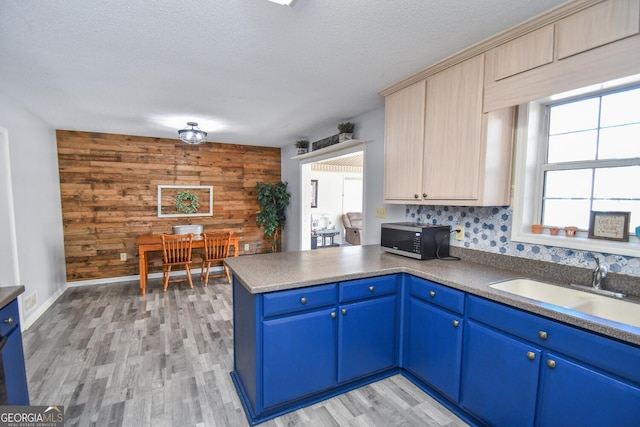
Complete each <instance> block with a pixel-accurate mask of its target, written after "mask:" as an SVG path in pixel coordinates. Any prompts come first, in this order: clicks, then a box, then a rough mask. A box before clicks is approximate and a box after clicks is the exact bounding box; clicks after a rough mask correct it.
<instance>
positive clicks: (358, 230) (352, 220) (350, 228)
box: [342, 212, 362, 245]
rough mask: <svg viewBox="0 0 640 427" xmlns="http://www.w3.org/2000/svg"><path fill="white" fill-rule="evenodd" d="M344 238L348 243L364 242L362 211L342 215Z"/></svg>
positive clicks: (357, 243)
mask: <svg viewBox="0 0 640 427" xmlns="http://www.w3.org/2000/svg"><path fill="white" fill-rule="evenodd" d="M342 225H344V238H345V240H346V241H347V243H351V244H352V245H359V244H360V243H361V242H362V212H347V213H345V214H344V215H342Z"/></svg>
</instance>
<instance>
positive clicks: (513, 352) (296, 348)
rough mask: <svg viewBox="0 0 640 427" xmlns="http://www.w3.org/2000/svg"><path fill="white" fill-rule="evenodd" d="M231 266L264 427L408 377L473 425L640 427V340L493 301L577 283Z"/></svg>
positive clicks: (361, 262)
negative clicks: (514, 286) (508, 288)
mask: <svg viewBox="0 0 640 427" xmlns="http://www.w3.org/2000/svg"><path fill="white" fill-rule="evenodd" d="M472 252H474V251H472ZM509 258H510V257H504V256H499V259H500V260H508V259H509ZM226 263H227V265H228V267H229V268H230V269H231V271H232V273H233V297H234V370H233V372H232V373H231V375H232V378H233V380H234V384H235V385H236V389H237V391H238V394H239V396H240V398H241V400H242V403H243V406H244V408H245V411H246V413H247V417H248V419H249V421H250V422H251V423H252V424H256V423H259V422H262V421H265V420H267V419H270V418H273V417H275V416H278V415H281V414H283V413H286V412H289V411H292V410H295V409H297V408H300V407H302V406H306V405H309V404H312V403H315V402H317V401H320V400H324V399H326V398H328V397H331V396H334V395H337V394H340V393H343V392H345V391H348V390H352V389H354V388H358V387H360V386H362V385H365V384H368V383H370V382H373V381H376V380H378V379H381V378H384V377H386V376H389V375H393V374H396V373H401V374H403V375H404V376H406V377H407V378H409V379H410V380H411V381H413V382H414V383H416V384H417V385H418V386H419V387H421V388H422V389H423V390H425V391H426V392H427V393H429V394H430V395H432V396H433V397H435V398H436V399H437V400H439V401H440V402H441V403H442V404H444V405H445V406H446V407H448V408H449V409H451V410H452V411H453V412H455V413H456V414H458V415H459V416H460V417H462V418H463V419H464V420H465V421H467V422H469V423H471V424H483V423H493V424H495V423H496V422H497V423H498V424H501V423H502V424H504V425H507V424H508V425H516V424H525V425H533V424H534V420H536V421H535V423H536V424H537V423H542V424H544V420H547V421H548V420H550V419H554V420H555V421H557V420H565V421H566V424H567V425H568V424H576V423H577V424H581V425H591V424H593V423H598V422H599V421H603V420H605V419H606V423H609V424H610V423H613V424H616V425H634V424H637V423H638V421H640V368H639V367H638V364H637V360H638V358H640V328H638V327H634V326H630V325H624V324H620V323H617V322H612V321H608V320H605V319H600V318H597V317H593V316H589V315H586V314H582V313H579V312H577V311H573V310H570V309H564V308H562V307H557V306H553V305H550V304H545V303H539V302H536V301H534V300H530V299H527V298H522V297H518V296H517V295H514V294H509V293H506V292H503V291H499V290H495V289H493V288H491V287H489V285H490V284H492V283H495V282H498V281H503V280H507V279H512V278H516V277H530V278H536V279H540V280H544V281H546V282H549V283H554V282H555V283H558V284H565V285H566V284H568V283H563V281H564V280H566V278H567V275H564V274H563V275H562V276H555V277H562V278H563V279H562V280H553V279H552V278H550V277H549V276H547V275H543V273H544V271H542V270H541V269H536V268H531V269H528V270H526V269H525V270H523V269H519V270H515V269H512V267H513V265H511V264H510V262H509V261H501V262H500V263H499V264H498V263H495V262H490V263H489V262H473V261H470V260H469V259H465V257H463V260H462V261H448V260H429V261H417V260H413V259H409V258H404V257H401V256H397V255H392V254H388V253H385V252H383V251H382V250H381V249H380V247H379V246H378V245H371V246H353V247H341V248H328V249H325V250H323V251H302V252H286V253H274V254H264V255H257V256H246V257H238V258H230V259H228V260H227V261H226ZM515 264H518V262H516V263H515ZM495 265H501V266H504V267H505V268H497V267H496V266H495ZM584 270H585V271H586V269H584ZM523 271H527V273H523ZM585 277H586V276H585ZM498 375H499V376H500V377H499V378H500V379H499V380H498V379H497V378H496V377H497V376H498ZM487 384H490V385H491V393H487V392H486V391H487V390H486V387H487ZM574 389H580V390H582V391H583V392H582V393H575V392H570V390H574ZM594 402H597V405H596V404H595V403H594ZM592 408H593V410H591V409H592ZM622 408H624V410H623V409H622ZM582 421H585V423H582Z"/></svg>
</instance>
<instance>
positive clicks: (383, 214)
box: [376, 208, 387, 218]
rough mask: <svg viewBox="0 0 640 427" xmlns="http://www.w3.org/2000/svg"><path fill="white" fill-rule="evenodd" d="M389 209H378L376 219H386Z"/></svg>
mask: <svg viewBox="0 0 640 427" xmlns="http://www.w3.org/2000/svg"><path fill="white" fill-rule="evenodd" d="M386 217H387V208H376V218H386Z"/></svg>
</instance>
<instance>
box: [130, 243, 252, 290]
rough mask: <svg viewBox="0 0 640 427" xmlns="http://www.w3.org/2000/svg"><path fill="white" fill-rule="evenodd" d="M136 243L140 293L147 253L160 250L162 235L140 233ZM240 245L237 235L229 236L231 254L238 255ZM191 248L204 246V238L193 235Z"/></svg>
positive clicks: (147, 271) (144, 280) (144, 282)
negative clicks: (231, 247)
mask: <svg viewBox="0 0 640 427" xmlns="http://www.w3.org/2000/svg"><path fill="white" fill-rule="evenodd" d="M136 245H137V246H138V262H139V271H140V295H145V294H146V293H147V278H148V276H149V259H148V256H147V254H148V253H149V252H158V251H162V235H161V234H142V235H140V236H138V237H137V238H136ZM239 245H240V238H239V237H238V236H233V235H232V236H231V244H230V246H233V256H238V247H239ZM191 248H192V249H201V248H204V238H202V236H201V235H197V236H194V237H193V241H192V243H191Z"/></svg>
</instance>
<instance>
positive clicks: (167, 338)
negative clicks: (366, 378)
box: [23, 277, 466, 427]
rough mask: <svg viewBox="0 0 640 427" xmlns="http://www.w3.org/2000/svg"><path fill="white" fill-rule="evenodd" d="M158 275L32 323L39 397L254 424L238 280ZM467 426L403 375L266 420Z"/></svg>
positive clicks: (81, 293)
mask: <svg viewBox="0 0 640 427" xmlns="http://www.w3.org/2000/svg"><path fill="white" fill-rule="evenodd" d="M169 286H170V287H169V289H168V290H167V292H166V293H163V292H162V289H161V285H160V281H159V279H152V280H150V282H149V285H148V287H147V289H148V293H147V295H145V296H140V294H139V287H138V282H137V281H136V282H127V283H118V284H108V285H99V286H90V287H77V288H69V289H68V290H67V291H66V292H65V293H64V294H63V295H62V296H61V297H60V298H59V299H58V300H57V301H56V302H55V303H54V304H53V306H51V307H50V308H49V309H48V310H47V311H46V312H45V313H44V314H43V315H42V316H41V317H40V318H39V319H38V320H37V321H36V322H35V323H34V324H33V325H32V326H31V327H30V328H29V329H28V330H27V331H25V332H24V336H23V339H24V348H25V359H26V365H27V377H28V384H29V395H30V398H31V404H32V405H64V408H65V421H66V423H65V425H66V426H76V425H78V426H100V427H102V426H136V427H137V426H154V427H161V426H181V427H184V426H247V425H248V423H247V420H246V418H245V414H244V411H243V410H242V407H241V405H240V400H239V399H238V396H237V394H236V392H235V389H234V387H233V383H232V381H231V377H230V375H229V372H231V370H232V368H233V327H232V320H233V319H232V302H231V286H230V285H228V284H226V283H224V282H222V281H220V280H212V281H210V284H209V286H208V287H207V288H204V287H203V286H202V283H201V282H200V281H199V280H195V277H194V289H189V287H188V286H187V285H186V284H185V283H177V284H170V285H169ZM374 425H375V426H385V427H386V426H391V425H393V426H427V425H428V426H464V425H466V424H465V423H464V422H463V421H461V420H460V419H459V418H457V417H456V416H455V415H453V414H452V413H450V412H449V411H447V410H446V409H445V408H443V407H442V406H441V405H440V404H438V403H437V402H436V401H434V400H433V399H432V398H431V397H429V396H428V395H427V394H425V393H424V392H422V391H421V390H420V389H418V388H417V387H416V386H414V385H413V384H411V383H410V382H409V381H408V380H407V379H405V378H404V377H402V376H401V375H396V376H393V377H390V378H387V379H385V380H382V381H378V382H376V383H373V384H370V385H368V386H365V387H361V388H359V389H357V390H354V391H351V392H349V393H346V394H343V395H340V396H337V397H334V398H332V399H329V400H326V401H324V402H321V403H318V404H315V405H312V406H309V407H307V408H304V409H300V410H298V411H295V412H292V413H289V414H286V415H283V416H281V417H278V418H275V419H273V420H270V421H267V422H265V423H263V424H261V426H263V427H275V426H367V427H369V426H374Z"/></svg>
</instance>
